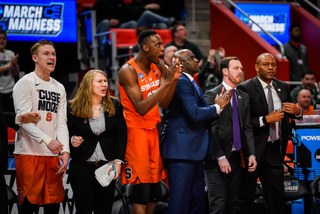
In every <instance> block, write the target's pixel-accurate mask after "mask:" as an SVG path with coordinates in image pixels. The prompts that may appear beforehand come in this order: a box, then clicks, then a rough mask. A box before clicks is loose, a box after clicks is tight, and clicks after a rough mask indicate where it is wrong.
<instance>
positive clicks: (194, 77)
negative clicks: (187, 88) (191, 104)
mask: <svg viewBox="0 0 320 214" xmlns="http://www.w3.org/2000/svg"><path fill="white" fill-rule="evenodd" d="M193 79H194V81H196V83H197V84H198V86H199V87H200V88H201V91H202V92H203V88H202V86H201V85H200V83H199V80H198V73H196V74H195V75H193Z"/></svg>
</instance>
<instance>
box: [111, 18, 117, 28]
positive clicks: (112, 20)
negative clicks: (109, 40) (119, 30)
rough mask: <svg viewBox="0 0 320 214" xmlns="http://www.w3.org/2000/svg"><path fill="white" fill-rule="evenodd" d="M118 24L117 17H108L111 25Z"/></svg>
mask: <svg viewBox="0 0 320 214" xmlns="http://www.w3.org/2000/svg"><path fill="white" fill-rule="evenodd" d="M118 24H119V20H118V19H110V25H111V26H112V27H114V26H117V25H118Z"/></svg>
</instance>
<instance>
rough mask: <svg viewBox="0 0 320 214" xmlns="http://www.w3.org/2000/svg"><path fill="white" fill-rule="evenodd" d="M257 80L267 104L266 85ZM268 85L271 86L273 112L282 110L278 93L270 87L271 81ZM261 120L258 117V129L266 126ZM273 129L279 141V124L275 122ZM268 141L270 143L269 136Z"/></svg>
mask: <svg viewBox="0 0 320 214" xmlns="http://www.w3.org/2000/svg"><path fill="white" fill-rule="evenodd" d="M258 79H259V81H260V83H261V85H262V88H263V91H264V95H265V96H266V100H267V102H268V88H267V85H268V84H267V83H265V82H264V81H262V80H261V79H260V77H258ZM269 85H271V93H272V99H273V106H274V110H276V109H282V103H281V100H280V97H279V95H278V93H277V92H276V90H275V88H274V87H273V85H272V80H271V82H270V84H269ZM262 118H263V116H261V117H259V122H260V127H262V126H265V125H266V124H264V123H263V121H262ZM275 127H276V140H278V139H280V136H279V122H275ZM268 141H271V138H270V136H269V137H268Z"/></svg>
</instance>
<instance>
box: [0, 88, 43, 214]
mask: <svg viewBox="0 0 320 214" xmlns="http://www.w3.org/2000/svg"><path fill="white" fill-rule="evenodd" d="M19 118H20V121H19ZM40 119H41V118H40V115H39V114H38V113H34V112H29V113H26V114H21V117H19V115H16V114H15V113H11V112H10V113H9V112H3V108H2V95H1V93H0V213H8V204H7V201H8V196H7V186H6V182H5V179H4V173H5V172H6V171H7V168H8V133H7V128H8V127H11V128H14V129H16V130H17V129H18V128H19V126H17V125H16V123H17V124H19V122H20V123H22V122H35V123H37V122H38V121H39V120H40Z"/></svg>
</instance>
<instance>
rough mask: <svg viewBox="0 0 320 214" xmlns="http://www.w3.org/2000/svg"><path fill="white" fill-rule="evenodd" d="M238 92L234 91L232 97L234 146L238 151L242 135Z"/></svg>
mask: <svg viewBox="0 0 320 214" xmlns="http://www.w3.org/2000/svg"><path fill="white" fill-rule="evenodd" d="M236 96H237V95H236V90H234V89H233V95H232V115H233V118H232V119H233V146H234V148H235V149H236V150H238V151H239V150H240V149H241V135H240V126H239V112H238V104H237V98H236Z"/></svg>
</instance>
